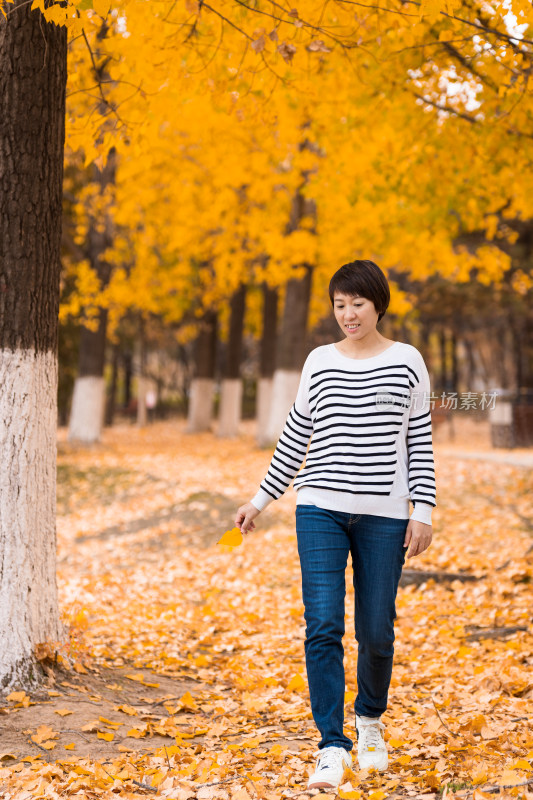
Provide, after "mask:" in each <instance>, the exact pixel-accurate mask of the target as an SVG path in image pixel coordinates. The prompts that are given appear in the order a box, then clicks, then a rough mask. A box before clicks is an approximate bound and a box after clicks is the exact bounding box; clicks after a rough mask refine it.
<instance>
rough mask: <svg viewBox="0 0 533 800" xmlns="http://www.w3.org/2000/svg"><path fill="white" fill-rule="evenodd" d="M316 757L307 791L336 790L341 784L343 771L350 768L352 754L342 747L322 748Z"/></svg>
mask: <svg viewBox="0 0 533 800" xmlns="http://www.w3.org/2000/svg"><path fill="white" fill-rule="evenodd" d="M315 755H316V756H318V759H317V762H316V767H315V771H314V772H313V774H312V775H311V777H310V778H309V782H308V784H307V788H308V789H336V788H337V786H339V784H340V783H341V782H342V776H343V775H344V770H345V769H346V768H347V767H351V766H352V754H351V753H350V752H349V751H348V750H345V749H344V747H333V746H330V747H324V748H323V749H322V750H318V751H317V752H316V753H315Z"/></svg>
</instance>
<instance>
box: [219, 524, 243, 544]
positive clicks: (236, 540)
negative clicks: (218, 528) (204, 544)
mask: <svg viewBox="0 0 533 800" xmlns="http://www.w3.org/2000/svg"><path fill="white" fill-rule="evenodd" d="M242 538H243V537H242V532H241V530H240V528H232V529H231V530H230V531H226V533H225V534H224V536H223V537H222V538H221V539H219V540H218V542H217V544H225V545H228V547H238V546H239V545H240V544H242Z"/></svg>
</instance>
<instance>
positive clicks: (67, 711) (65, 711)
mask: <svg viewBox="0 0 533 800" xmlns="http://www.w3.org/2000/svg"><path fill="white" fill-rule="evenodd" d="M54 714H59V716H60V717H68V715H69V714H74V711H71V710H70V709H69V708H56V709H55V711H54Z"/></svg>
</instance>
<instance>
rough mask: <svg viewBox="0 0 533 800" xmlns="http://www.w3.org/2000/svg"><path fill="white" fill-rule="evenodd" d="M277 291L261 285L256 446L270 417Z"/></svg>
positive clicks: (274, 362) (274, 363)
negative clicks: (261, 307) (261, 326)
mask: <svg viewBox="0 0 533 800" xmlns="http://www.w3.org/2000/svg"><path fill="white" fill-rule="evenodd" d="M278 301H279V291H278V289H271V288H270V287H269V286H268V284H267V283H263V333H262V336H261V348H260V355H259V383H258V387H257V410H256V417H257V430H256V440H257V442H258V444H261V442H262V441H263V439H264V436H265V431H266V429H267V425H268V418H269V415H270V402H271V398H272V376H273V375H274V368H275V366H276V333H277V327H278Z"/></svg>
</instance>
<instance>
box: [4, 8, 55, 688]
mask: <svg viewBox="0 0 533 800" xmlns="http://www.w3.org/2000/svg"><path fill="white" fill-rule="evenodd" d="M30 5H31V4H30V3H27V2H25V0H15V3H14V4H9V5H6V6H5V8H6V10H8V11H9V15H8V17H7V20H6V19H3V20H2V23H1V24H0V173H1V174H2V181H1V182H0V242H1V243H2V252H1V254H0V348H1V353H0V385H1V387H2V392H1V394H0V448H1V453H2V469H1V470H0V552H1V560H0V689H3V690H7V689H11V688H15V687H25V688H27V687H29V686H32V685H35V684H36V683H38V682H39V681H40V680H41V679H42V676H43V672H42V669H41V668H40V666H39V662H38V660H37V659H36V657H35V647H36V645H37V644H39V643H44V642H50V643H53V642H56V643H57V642H60V641H61V640H62V639H63V638H64V636H65V633H64V630H63V628H62V625H61V623H60V620H59V611H58V600H57V585H56V528H55V510H56V506H55V503H56V500H55V494H56V450H57V448H56V426H57V317H58V307H59V273H60V247H61V212H62V209H61V203H62V198H61V192H62V180H63V151H64V141H65V86H66V78H67V31H66V29H65V28H62V27H58V26H56V25H53V24H48V23H47V22H46V21H45V20H44V18H43V16H42V14H41V12H40V11H39V10H34V11H31V10H30Z"/></svg>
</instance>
